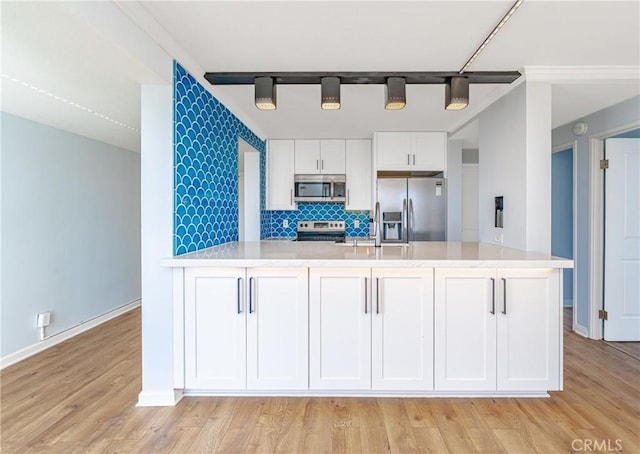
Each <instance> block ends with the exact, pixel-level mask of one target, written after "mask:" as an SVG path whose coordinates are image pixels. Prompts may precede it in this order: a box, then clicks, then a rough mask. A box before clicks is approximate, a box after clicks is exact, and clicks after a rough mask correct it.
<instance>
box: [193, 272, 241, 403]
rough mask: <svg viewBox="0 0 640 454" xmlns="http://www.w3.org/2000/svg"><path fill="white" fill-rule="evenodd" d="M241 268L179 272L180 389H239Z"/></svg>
mask: <svg viewBox="0 0 640 454" xmlns="http://www.w3.org/2000/svg"><path fill="white" fill-rule="evenodd" d="M244 277H245V270H244V268H186V270H185V308H184V309H185V330H184V332H185V386H186V388H187V389H219V390H225V389H244V388H245V386H246V383H245V375H246V374H245V365H246V361H245V348H246V337H245V327H246V319H245V304H244Z"/></svg>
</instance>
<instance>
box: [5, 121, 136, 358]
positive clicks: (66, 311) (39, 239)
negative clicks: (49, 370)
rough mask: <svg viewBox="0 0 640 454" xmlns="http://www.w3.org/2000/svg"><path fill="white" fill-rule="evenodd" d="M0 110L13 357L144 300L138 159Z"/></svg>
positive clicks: (8, 332) (8, 339)
mask: <svg viewBox="0 0 640 454" xmlns="http://www.w3.org/2000/svg"><path fill="white" fill-rule="evenodd" d="M1 115H2V117H1V118H2V142H1V143H2V148H1V155H2V157H1V159H2V169H1V171H2V177H1V184H2V186H1V188H2V191H1V195H2V200H1V205H2V206H1V211H2V217H1V219H2V230H1V232H2V291H1V294H2V300H1V304H0V309H1V312H2V317H1V318H2V322H1V327H2V334H1V337H0V339H1V344H2V345H1V355H2V356H3V357H5V356H6V355H9V354H14V353H16V352H18V351H19V350H22V349H25V348H28V347H30V346H33V345H34V344H37V343H38V342H39V330H38V329H37V328H36V314H37V313H39V312H44V311H51V312H52V318H51V325H50V326H49V327H48V328H47V335H54V334H57V333H60V332H62V331H65V330H68V329H70V328H72V327H74V326H77V325H79V324H81V323H83V322H85V321H87V320H90V319H92V318H95V317H98V316H100V315H103V314H105V313H107V312H109V311H111V310H113V309H116V308H118V307H120V306H123V305H125V304H127V303H130V302H132V301H135V300H137V299H139V298H140V155H139V154H137V153H134V152H131V151H128V150H124V149H121V148H117V147H114V146H112V145H108V144H105V143H102V142H98V141H95V140H92V139H88V138H86V137H82V136H79V135H76V134H72V133H69V132H66V131H62V130H59V129H56V128H52V127H50V126H45V125H42V124H39V123H35V122H33V121H30V120H26V119H23V118H20V117H16V116H13V115H10V114H7V113H4V112H3V113H2V114H1Z"/></svg>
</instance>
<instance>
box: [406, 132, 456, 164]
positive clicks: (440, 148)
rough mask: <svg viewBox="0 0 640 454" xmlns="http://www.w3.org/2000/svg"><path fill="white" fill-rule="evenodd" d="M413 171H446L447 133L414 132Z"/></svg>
mask: <svg viewBox="0 0 640 454" xmlns="http://www.w3.org/2000/svg"><path fill="white" fill-rule="evenodd" d="M412 135H413V157H412V160H411V165H412V170H443V171H444V170H445V167H446V165H445V161H446V154H447V153H446V151H447V133H446V132H437V131H435V132H434V131H429V132H414V133H412Z"/></svg>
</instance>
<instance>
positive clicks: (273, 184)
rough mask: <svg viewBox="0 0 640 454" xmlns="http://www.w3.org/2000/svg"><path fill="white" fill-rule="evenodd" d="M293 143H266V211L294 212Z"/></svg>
mask: <svg viewBox="0 0 640 454" xmlns="http://www.w3.org/2000/svg"><path fill="white" fill-rule="evenodd" d="M294 150H295V148H294V141H293V140H281V139H276V140H269V141H268V142H267V200H266V208H267V210H295V209H296V208H297V206H296V203H295V202H294V201H293V190H294V187H293V175H294Z"/></svg>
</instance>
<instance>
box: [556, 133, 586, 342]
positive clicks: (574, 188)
mask: <svg viewBox="0 0 640 454" xmlns="http://www.w3.org/2000/svg"><path fill="white" fill-rule="evenodd" d="M568 149H571V154H572V159H571V168H572V173H573V184H572V185H571V192H572V194H571V205H572V210H573V225H572V226H571V228H572V229H573V233H572V235H571V239H572V243H573V244H572V246H571V247H572V249H573V258H572V260H573V263H574V265H573V273H572V277H573V278H572V280H571V286H572V287H573V291H572V295H573V306H572V308H573V310H572V311H571V312H572V314H573V321H572V322H571V328H572V329H573V331H575V332H576V333H578V334H580V335H582V336H585V337H587V334H588V333H587V327H586V326H582V325H579V324H578V311H577V310H576V309H577V307H578V305H577V304H576V302H577V301H578V273H577V272H576V265H575V264H576V263H578V255H579V254H580V253H579V251H578V157H577V152H578V140H577V139H576V140H573V141H571V142H567V143H564V144H561V145H558V146H557V147H553V149H552V150H551V153H552V154H553V153H558V152H560V151H564V150H568ZM562 285H563V286H564V285H566V283H565V282H562ZM563 307H564V304H563Z"/></svg>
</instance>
